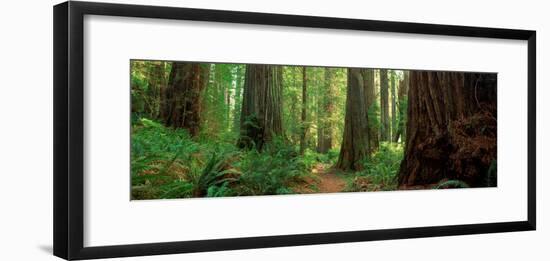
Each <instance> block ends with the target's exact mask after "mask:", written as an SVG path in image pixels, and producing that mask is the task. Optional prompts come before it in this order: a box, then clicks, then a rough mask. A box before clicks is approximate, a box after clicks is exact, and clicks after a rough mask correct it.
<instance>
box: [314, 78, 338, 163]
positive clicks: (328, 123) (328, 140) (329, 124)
mask: <svg viewBox="0 0 550 261" xmlns="http://www.w3.org/2000/svg"><path fill="white" fill-rule="evenodd" d="M334 74H335V72H334V69H331V68H325V92H324V95H323V97H322V98H321V101H322V103H321V115H320V117H321V120H320V124H319V139H318V143H319V144H318V146H317V151H318V152H319V153H327V152H328V151H329V150H330V149H332V137H333V132H334V130H333V127H334V126H333V125H334V123H333V121H334V120H333V117H334V115H333V114H334V111H335V109H336V105H335V104H334V96H335V92H336V83H335V82H334V78H335V75H334Z"/></svg>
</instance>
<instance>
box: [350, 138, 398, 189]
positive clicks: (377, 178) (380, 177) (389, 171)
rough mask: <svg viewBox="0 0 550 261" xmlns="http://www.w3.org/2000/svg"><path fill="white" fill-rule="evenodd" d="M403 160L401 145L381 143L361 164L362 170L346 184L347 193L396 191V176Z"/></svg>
mask: <svg viewBox="0 0 550 261" xmlns="http://www.w3.org/2000/svg"><path fill="white" fill-rule="evenodd" d="M402 159H403V146H402V145H401V144H395V143H389V142H381V143H380V148H379V150H378V151H376V152H375V153H374V154H373V155H372V156H371V157H370V158H368V159H366V160H365V161H364V162H363V170H362V171H360V172H358V173H356V174H357V175H356V176H355V177H353V179H351V180H350V181H349V183H348V188H347V189H346V190H347V191H375V190H395V189H397V185H398V184H397V176H398V174H399V167H400V165H401V160H402Z"/></svg>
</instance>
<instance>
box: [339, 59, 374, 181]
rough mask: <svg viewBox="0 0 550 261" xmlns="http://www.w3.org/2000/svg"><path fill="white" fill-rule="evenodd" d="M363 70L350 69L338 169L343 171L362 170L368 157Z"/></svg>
mask: <svg viewBox="0 0 550 261" xmlns="http://www.w3.org/2000/svg"><path fill="white" fill-rule="evenodd" d="M360 70H361V69H355V68H350V69H348V84H347V94H346V116H345V121H344V133H343V140H342V147H341V149H340V155H339V156H338V162H337V163H336V167H337V168H340V169H342V170H361V169H363V164H362V163H363V162H362V161H363V160H364V159H365V158H367V157H368V137H367V133H368V132H367V129H368V128H367V113H366V112H367V110H366V109H365V108H366V107H367V105H366V95H365V88H364V86H363V84H364V82H363V77H362V75H361V71H360Z"/></svg>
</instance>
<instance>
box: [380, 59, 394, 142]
mask: <svg viewBox="0 0 550 261" xmlns="http://www.w3.org/2000/svg"><path fill="white" fill-rule="evenodd" d="M388 100H389V95H388V70H386V69H380V121H381V125H380V139H381V140H382V141H389V140H390V128H391V127H390V108H389V102H388Z"/></svg>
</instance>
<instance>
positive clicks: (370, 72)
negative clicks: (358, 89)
mask: <svg viewBox="0 0 550 261" xmlns="http://www.w3.org/2000/svg"><path fill="white" fill-rule="evenodd" d="M362 74H363V85H364V88H365V96H366V98H365V100H366V108H365V109H366V110H367V125H368V126H367V136H368V141H369V146H368V147H369V153H373V152H374V151H375V150H377V149H378V146H379V145H378V144H379V141H378V132H379V131H378V127H377V124H376V122H377V118H376V117H377V113H378V111H377V107H376V91H375V86H374V69H362Z"/></svg>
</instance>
